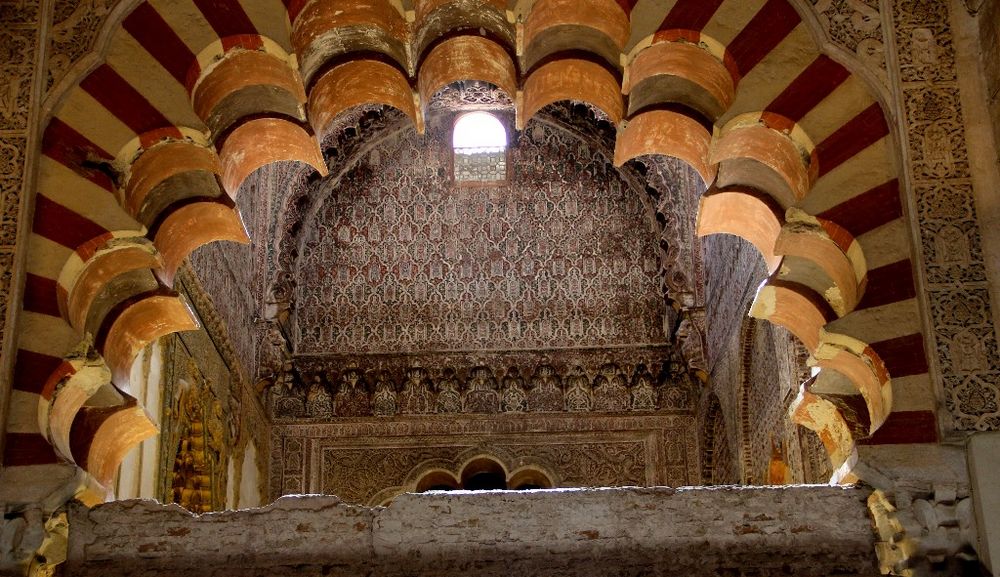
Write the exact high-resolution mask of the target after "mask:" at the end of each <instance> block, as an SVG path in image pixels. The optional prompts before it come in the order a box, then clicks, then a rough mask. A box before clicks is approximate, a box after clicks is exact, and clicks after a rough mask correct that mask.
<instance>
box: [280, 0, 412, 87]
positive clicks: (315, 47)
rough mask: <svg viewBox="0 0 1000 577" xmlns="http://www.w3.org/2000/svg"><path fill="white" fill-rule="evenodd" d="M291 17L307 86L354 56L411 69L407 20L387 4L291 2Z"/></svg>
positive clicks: (368, 0) (378, 0) (377, 0)
mask: <svg viewBox="0 0 1000 577" xmlns="http://www.w3.org/2000/svg"><path fill="white" fill-rule="evenodd" d="M288 15H289V17H290V20H291V21H292V23H293V25H292V36H291V43H292V46H293V47H294V50H295V52H296V53H297V54H298V55H299V61H300V62H301V63H302V79H303V81H304V82H305V84H306V85H307V86H310V85H311V84H312V82H313V81H314V80H315V77H316V76H318V75H320V74H321V73H322V71H323V68H324V67H325V66H326V63H327V62H329V61H331V60H340V59H342V58H343V57H344V56H345V55H349V54H350V53H352V52H357V53H361V54H366V53H370V54H377V55H380V56H381V57H383V58H386V59H388V60H389V61H391V62H392V63H394V64H395V65H397V66H400V67H402V68H403V69H404V70H405V69H408V64H409V62H408V59H407V51H406V45H407V42H408V38H407V36H408V34H407V27H406V20H405V19H404V16H403V15H402V14H400V13H399V11H398V10H396V8H395V7H393V6H392V4H391V3H390V2H389V1H388V0H351V1H348V2H336V3H334V2H324V1H322V0H307V1H305V2H292V3H291V4H290V6H289V10H288Z"/></svg>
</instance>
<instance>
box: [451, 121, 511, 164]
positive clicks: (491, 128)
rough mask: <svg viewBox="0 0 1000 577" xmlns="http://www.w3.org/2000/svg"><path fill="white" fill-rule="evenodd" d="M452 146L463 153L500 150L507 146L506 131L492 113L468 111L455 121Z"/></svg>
mask: <svg viewBox="0 0 1000 577" xmlns="http://www.w3.org/2000/svg"><path fill="white" fill-rule="evenodd" d="M452 146H453V147H454V149H455V152H461V153H464V154H472V153H479V152H500V151H502V150H504V149H505V148H507V131H506V130H504V127H503V124H501V123H500V121H499V120H497V118H496V117H495V116H493V115H492V114H489V113H487V112H470V113H469V114H465V115H463V116H462V117H461V118H459V119H458V122H456V123H455V132H454V134H453V136H452Z"/></svg>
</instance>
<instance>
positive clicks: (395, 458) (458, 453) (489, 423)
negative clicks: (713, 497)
mask: <svg viewBox="0 0 1000 577" xmlns="http://www.w3.org/2000/svg"><path fill="white" fill-rule="evenodd" d="M670 413H672V414H669V413H665V414H646V415H632V416H627V415H616V416H615V415H592V416H588V417H585V418H581V417H580V415H579V414H530V415H526V414H522V415H505V416H502V417H498V416H495V415H494V416H480V415H440V416H422V417H416V418H415V417H406V416H403V417H397V418H396V419H394V420H392V421H388V420H370V419H368V420H361V419H348V420H342V421H334V422H328V423H313V424H304V423H294V424H278V425H275V426H274V428H273V429H272V440H271V443H272V447H273V451H272V453H271V485H270V488H271V497H272V498H277V497H278V496H280V495H287V494H298V493H311V492H323V493H329V494H336V495H338V496H340V497H341V498H343V499H345V500H347V501H349V502H353V503H368V504H380V503H382V502H383V501H384V500H385V499H387V498H391V497H393V496H395V495H396V494H399V493H401V492H404V491H407V490H413V483H414V482H415V481H416V479H417V478H418V477H419V476H420V474H422V473H423V472H426V471H427V470H430V469H432V468H439V469H443V470H451V471H457V470H460V469H461V465H462V463H464V462H466V461H467V460H469V459H471V458H472V457H474V456H476V455H481V454H484V455H490V456H492V457H495V458H497V459H498V460H499V461H500V462H501V463H502V464H503V466H504V467H506V468H507V469H508V472H511V471H513V470H514V469H516V468H518V467H522V466H525V465H535V466H537V467H540V468H541V469H543V470H545V471H548V472H549V473H551V474H552V475H553V477H554V478H553V479H552V480H553V482H554V484H555V486H558V487H587V486H594V487H600V486H609V485H618V486H621V485H639V486H652V485H668V486H674V487H678V486H683V485H689V484H695V483H697V482H698V481H697V480H698V476H699V474H698V454H697V443H696V440H695V434H694V430H693V427H694V418H693V417H692V416H690V415H689V414H684V413H685V411H672V412H670Z"/></svg>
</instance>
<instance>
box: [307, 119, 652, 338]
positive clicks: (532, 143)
mask: <svg viewBox="0 0 1000 577" xmlns="http://www.w3.org/2000/svg"><path fill="white" fill-rule="evenodd" d="M442 124H443V123H442ZM449 141H450V134H448V132H447V131H445V130H441V129H435V128H433V127H431V128H429V130H428V134H427V135H425V136H423V137H421V136H419V135H417V134H416V133H414V132H407V133H404V134H403V135H401V136H399V137H398V138H396V139H395V141H394V142H393V141H390V142H387V143H386V145H385V146H382V147H380V148H379V149H378V150H377V151H375V152H373V153H371V154H369V155H368V156H367V157H366V159H365V160H364V161H362V162H361V163H359V165H358V166H356V167H355V168H354V169H353V170H351V171H349V172H348V173H347V174H346V175H344V176H343V177H342V178H340V179H338V180H339V181H338V182H335V183H332V184H331V186H333V187H335V189H334V190H335V191H334V192H330V194H329V196H328V197H327V198H326V201H325V204H323V205H322V206H320V208H319V210H318V212H317V213H316V217H315V222H312V223H308V224H307V225H306V226H305V227H304V228H305V230H308V231H309V235H310V236H309V237H307V238H306V239H305V243H304V247H303V252H302V256H301V258H300V260H299V270H298V279H297V280H298V285H297V291H298V295H297V298H296V303H297V305H296V306H297V310H296V314H297V335H296V339H297V343H296V352H297V354H310V353H323V352H332V351H337V352H339V353H387V352H395V353H400V352H403V353H405V352H417V351H441V350H469V349H476V350H484V349H487V350H516V349H533V348H560V347H571V346H572V347H578V346H590V347H606V346H621V345H634V344H662V343H665V342H666V338H665V336H664V334H663V328H662V325H663V315H664V303H663V296H662V294H663V293H662V289H661V288H660V279H659V275H658V271H657V269H658V267H657V264H658V263H657V260H656V258H657V250H658V247H657V246H656V242H655V240H656V239H655V236H654V235H653V233H652V230H653V223H650V222H649V220H647V218H646V212H645V210H644V208H643V204H642V201H641V198H642V195H643V194H645V193H644V192H643V191H641V190H632V189H630V188H629V187H627V186H626V185H625V184H624V183H623V181H622V180H621V179H620V178H619V177H618V175H617V171H616V170H615V169H614V168H613V167H612V165H611V163H610V160H609V159H608V158H607V157H605V156H604V155H603V154H600V153H595V152H594V151H592V150H591V149H590V148H589V147H588V146H586V145H585V144H584V143H582V142H581V141H579V140H578V139H576V138H575V137H573V136H571V135H570V134H568V133H566V132H564V131H557V130H553V129H550V128H546V127H543V126H541V125H539V124H533V125H532V126H531V127H529V130H526V131H525V133H524V135H523V136H522V138H521V139H520V142H519V143H518V144H517V145H516V146H514V147H512V148H511V149H510V150H509V155H510V159H511V167H510V173H511V181H510V182H509V183H500V184H496V185H485V184H484V185H482V186H476V187H467V186H455V184H454V183H453V182H452V180H451V178H450V175H449V165H450V163H451V156H452V154H453V149H452V147H451V146H450V143H449ZM567 175H570V176H567Z"/></svg>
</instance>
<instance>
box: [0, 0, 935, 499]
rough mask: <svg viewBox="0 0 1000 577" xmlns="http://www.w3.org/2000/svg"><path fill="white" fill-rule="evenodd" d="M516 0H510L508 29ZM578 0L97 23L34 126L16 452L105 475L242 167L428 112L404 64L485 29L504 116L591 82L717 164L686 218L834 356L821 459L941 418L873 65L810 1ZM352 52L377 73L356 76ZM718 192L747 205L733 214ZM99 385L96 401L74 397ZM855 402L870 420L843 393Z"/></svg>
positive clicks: (644, 151) (636, 141) (633, 138)
mask: <svg viewBox="0 0 1000 577" xmlns="http://www.w3.org/2000/svg"><path fill="white" fill-rule="evenodd" d="M512 4H515V5H514V9H515V10H523V14H524V16H525V18H524V20H523V22H524V28H523V29H522V40H523V42H522V46H521V47H520V49H519V48H518V42H517V26H516V25H515V24H514V23H513V18H512V16H513V12H510V13H508V12H507V10H508V8H511V5H512ZM569 4H571V5H572V6H579V5H580V3H576V2H574V3H569V2H561V1H557V0H552V1H548V0H540V1H538V2H535V3H534V7H535V9H536V10H537V11H538V12H536V13H533V12H532V11H531V10H529V9H528V8H527V7H526V5H525V6H520V7H518V5H517V4H516V3H510V2H507V0H420V1H418V2H416V5H415V8H416V10H415V12H414V13H412V14H404V13H402V12H401V11H400V10H399V9H398V8H397V6H396V5H395V4H394V3H392V2H390V1H389V0H346V1H344V2H337V3H335V4H334V3H331V2H327V1H325V0H289V1H288V2H287V3H285V4H282V3H278V2H274V1H270V2H269V1H265V0H218V1H212V2H209V1H206V0H195V1H194V2H193V3H189V4H187V5H186V9H185V10H183V11H182V10H180V9H179V8H178V7H177V6H176V4H175V3H171V2H168V1H166V0H146V1H142V2H137V3H136V5H135V7H134V9H133V10H132V11H131V12H128V13H127V14H126V15H124V17H122V18H121V20H120V21H116V22H110V23H109V24H108V26H109V34H108V35H107V37H108V42H107V45H106V49H104V51H103V53H102V54H101V55H100V56H101V58H100V62H99V63H98V64H97V65H96V66H95V67H94V68H93V69H92V70H91V71H89V72H88V73H87V74H86V76H85V77H83V78H82V79H81V80H80V81H79V82H78V83H76V84H74V85H72V86H70V87H69V88H68V90H67V91H66V92H65V93H61V94H57V95H54V96H53V97H52V100H51V102H53V103H57V104H56V105H55V106H54V109H53V110H54V112H53V113H52V116H51V118H49V119H48V124H47V128H46V130H45V132H44V134H43V135H42V139H41V156H40V160H39V166H38V173H39V175H40V176H39V180H38V187H37V194H36V195H35V197H34V205H35V212H34V220H33V222H32V227H31V233H30V237H29V239H28V242H27V243H26V244H27V249H26V250H27V251H28V255H27V258H26V259H25V262H26V263H27V264H26V271H25V285H24V291H23V294H24V297H23V302H22V305H23V314H22V317H21V329H22V330H21V333H20V334H19V335H18V339H19V340H18V352H17V360H16V367H15V373H14V378H13V389H14V391H13V393H12V401H11V415H12V416H11V418H10V419H9V424H8V435H9V440H8V443H7V444H6V452H5V454H4V464H5V466H6V467H7V468H8V469H10V468H17V467H19V466H28V465H57V464H59V463H64V462H67V461H68V460H70V459H71V460H73V461H75V462H76V464H77V465H80V466H81V467H83V468H84V470H87V471H90V474H91V476H92V479H93V480H95V482H97V483H98V484H100V483H104V482H106V481H107V479H108V478H109V474H110V472H113V470H114V468H115V467H116V466H117V464H116V463H117V460H119V459H120V456H121V455H122V454H124V451H125V450H127V447H128V446H131V445H132V444H134V443H135V442H137V441H138V440H139V439H140V438H142V437H143V435H146V434H148V433H149V427H148V425H146V424H145V423H144V422H143V417H142V414H141V408H140V407H138V406H136V405H134V404H133V403H134V401H133V400H130V399H129V397H128V396H127V393H128V383H127V375H128V370H129V367H130V366H131V362H132V359H133V357H134V355H135V352H136V351H137V350H139V348H141V347H142V346H143V345H144V344H145V343H148V342H150V341H151V340H153V339H155V338H158V337H159V336H161V335H162V334H166V333H168V332H173V331H178V330H187V329H191V328H194V326H195V324H194V320H193V318H192V317H191V313H190V311H189V310H188V309H187V307H186V305H185V303H184V302H183V301H182V300H181V299H180V297H178V296H177V295H176V293H174V292H173V291H172V290H171V289H170V284H171V282H172V276H173V271H174V270H176V267H177V266H179V264H180V263H181V262H182V261H183V260H184V259H185V258H186V257H187V255H188V254H189V253H190V252H191V251H192V250H194V249H195V248H196V247H197V246H201V245H202V244H204V243H206V242H213V241H215V240H219V239H224V240H230V241H234V240H235V241H245V240H246V237H245V232H243V231H242V224H241V223H240V221H239V216H238V215H237V214H236V212H235V210H234V206H235V203H234V202H233V200H234V198H235V196H236V194H237V192H238V191H239V189H240V186H241V184H242V183H243V182H244V180H245V179H247V178H248V177H249V176H250V175H251V174H252V173H253V172H254V171H255V170H257V169H258V168H260V167H263V166H267V165H269V164H272V163H275V162H287V161H292V162H304V163H306V164H308V165H310V166H311V167H312V168H313V169H314V170H315V171H316V172H317V173H319V174H325V171H326V165H325V161H324V158H323V156H322V154H321V151H320V148H319V142H318V139H317V134H318V135H319V136H320V137H324V138H325V137H327V136H328V134H327V131H328V130H330V128H329V127H330V126H331V123H332V121H333V120H334V119H336V118H337V117H338V116H339V115H341V114H342V113H343V112H345V111H346V110H348V109H349V108H351V107H355V106H360V105H365V104H388V105H391V106H395V107H398V108H400V109H401V110H403V111H404V112H405V113H406V114H407V115H409V116H410V118H411V119H414V123H415V125H416V126H417V128H420V126H421V122H420V113H419V110H418V104H417V103H416V102H414V98H413V93H414V90H413V88H414V87H418V90H419V91H420V92H421V93H424V92H428V93H429V92H430V91H432V90H436V89H437V88H438V87H440V86H442V84H441V83H447V82H451V81H453V80H455V79H460V78H468V77H470V75H471V72H470V70H472V71H476V70H480V71H481V70H482V67H477V66H473V65H467V66H465V67H464V68H463V66H459V65H454V66H452V65H447V64H436V63H435V59H437V58H438V54H444V53H446V52H447V51H448V50H450V49H451V48H452V47H453V46H459V45H462V44H464V45H466V46H469V45H473V44H477V43H478V44H480V45H482V46H486V44H483V43H484V42H492V43H494V44H493V45H495V46H497V47H499V50H501V51H502V52H504V54H505V55H506V56H507V57H508V58H509V61H510V66H508V63H507V61H504V62H503V66H501V67H499V68H497V69H496V70H495V71H494V72H493V73H492V74H493V76H492V77H491V78H485V79H486V80H489V81H491V82H495V83H496V84H498V85H500V86H501V87H502V88H504V90H506V91H509V93H511V95H512V96H513V95H514V94H515V93H516V92H517V90H518V89H520V91H521V94H520V96H519V97H518V98H517V100H518V101H519V102H520V109H519V112H520V114H519V117H518V126H519V128H523V126H524V124H525V123H526V122H527V121H528V120H530V119H531V118H532V117H533V116H534V115H535V114H537V113H538V112H539V111H540V110H541V109H542V108H543V107H544V106H546V105H548V104H550V103H553V102H556V101H559V100H574V101H584V102H588V103H590V104H592V105H594V106H596V107H597V108H599V109H601V110H602V111H603V112H604V114H605V115H606V116H607V118H608V119H610V120H611V122H613V123H615V124H618V123H620V122H621V121H623V120H627V121H628V124H627V125H624V126H621V127H620V128H621V131H620V137H621V139H622V140H621V142H619V143H618V146H617V147H616V148H617V149H618V150H616V163H618V164H621V163H625V162H628V161H629V160H630V159H633V158H637V157H639V156H642V155H668V156H675V157H678V158H682V159H684V160H686V161H687V162H689V163H690V164H691V165H692V166H694V167H695V168H696V169H697V170H698V171H699V173H700V174H702V176H703V178H705V180H706V184H709V185H715V188H714V191H715V192H713V194H711V195H708V196H706V197H705V198H704V199H703V201H702V208H701V214H700V216H699V231H700V233H701V234H715V233H730V234H737V235H740V236H743V237H744V238H747V239H750V240H751V241H752V242H754V243H755V245H756V246H758V248H759V249H760V250H761V252H762V253H763V254H764V255H765V259H766V260H767V263H768V267H769V269H770V270H772V271H773V272H774V273H775V274H774V275H772V277H771V278H770V279H768V281H767V283H766V284H765V285H764V286H763V288H762V289H761V292H760V293H759V295H758V300H759V306H756V305H755V308H756V310H758V311H759V314H760V315H761V316H763V317H766V318H771V319H772V320H779V319H782V320H781V321H780V322H783V323H785V324H786V326H789V327H790V328H791V327H793V326H794V331H795V332H796V334H799V336H800V338H801V339H802V340H803V342H805V343H806V344H807V346H809V348H810V352H811V353H812V354H813V357H814V360H815V362H816V364H817V365H818V366H820V367H821V368H823V372H826V371H829V373H830V374H838V375H842V376H844V377H845V378H846V379H847V381H848V382H849V383H851V387H853V388H852V389H851V390H845V389H844V388H843V387H841V384H842V383H841V382H840V381H837V380H836V379H834V378H830V379H828V380H823V379H819V380H818V381H817V382H815V383H806V385H805V386H804V388H803V391H802V394H801V395H800V398H799V402H798V403H797V404H796V405H795V406H794V407H793V409H792V411H791V415H792V418H793V419H795V420H796V422H799V423H801V424H803V425H805V426H808V427H810V428H813V429H814V430H817V432H819V433H820V436H821V438H823V440H824V443H825V445H826V446H827V448H828V450H829V451H830V454H831V459H832V461H833V463H834V465H835V466H840V465H841V464H843V463H846V462H849V459H850V456H851V454H852V451H853V446H854V444H855V443H856V442H859V441H862V440H863V442H868V443H880V442H899V439H905V440H908V441H910V442H913V441H934V440H936V433H935V432H934V431H918V432H915V433H914V432H909V431H906V430H904V429H903V427H902V425H900V424H899V423H903V422H907V418H909V420H910V421H912V418H910V417H913V416H914V415H919V416H924V417H928V416H929V420H931V421H933V410H934V407H933V405H932V404H931V403H932V401H930V400H929V399H932V398H933V395H931V394H929V391H930V390H931V384H930V379H929V376H928V374H927V373H928V368H927V362H926V359H925V357H924V352H923V334H922V327H921V325H920V320H919V319H920V314H919V309H918V305H917V301H916V291H915V287H914V286H913V274H912V265H911V263H910V260H909V259H910V245H909V242H910V241H909V238H908V235H907V233H906V226H907V224H906V221H905V218H904V215H903V210H902V204H901V201H900V183H899V181H898V180H897V175H896V173H895V168H894V166H896V163H895V161H894V157H895V154H896V152H895V148H896V146H897V144H896V143H894V142H893V140H892V137H891V135H890V130H889V123H888V122H887V119H886V117H885V115H884V113H883V110H882V107H881V105H880V103H879V101H878V100H877V98H876V97H874V96H873V93H872V91H871V89H870V87H869V85H868V84H867V83H866V82H865V81H864V80H863V79H862V78H861V77H860V76H859V75H858V74H855V73H852V72H851V71H850V69H849V68H848V67H847V66H845V65H844V63H842V62H840V61H838V60H837V59H836V58H835V57H832V56H830V55H828V54H824V53H822V52H821V50H820V49H819V48H818V47H817V46H816V42H815V41H814V36H813V31H812V30H811V29H810V24H809V23H808V22H806V21H804V20H803V19H802V18H801V17H800V14H799V11H798V10H808V9H811V8H809V7H808V6H806V5H805V3H804V2H800V1H799V0H756V1H745V0H708V1H706V0H668V1H666V2H662V3H653V4H656V5H657V7H656V8H655V9H651V10H653V13H654V17H653V18H652V19H650V18H648V17H647V18H643V19H639V18H634V17H632V16H633V14H632V9H633V8H634V7H635V2H632V1H629V0H620V1H618V2H616V3H612V2H605V1H601V0H587V1H586V2H585V3H584V6H585V7H587V9H586V10H582V11H580V13H579V14H572V13H568V12H567V10H569V9H567V8H563V7H565V6H567V5H569ZM590 8H593V11H590ZM619 9H620V10H621V11H622V14H624V15H625V16H627V17H630V18H631V21H630V22H628V27H627V28H623V27H622V25H623V22H624V21H623V20H622V18H621V16H620V15H619V14H618V12H617V10H619ZM645 9H650V8H649V7H648V6H647V7H646V8H645ZM125 12H127V11H126V10H122V11H121V13H123V14H124V13H125ZM596 14H607V15H608V17H607V18H606V19H605V18H603V17H601V18H598V17H597V16H595V15H596ZM286 16H287V19H286ZM647 16H648V14H647ZM289 22H290V23H291V30H290V31H289V30H288V23H289ZM480 29H482V31H483V32H484V34H483V36H485V38H483V37H480ZM563 34H569V35H570V36H571V37H572V38H574V39H578V40H579V42H574V43H567V42H565V41H564V39H563ZM463 35H464V36H463ZM623 38H629V39H631V40H628V41H624V42H623V41H622V39H623ZM634 39H645V40H634ZM630 43H631V45H630ZM568 47H571V48H572V49H573V50H574V51H573V52H567V51H566V50H565V48H568ZM612 48H614V49H617V50H619V53H618V54H617V57H618V60H617V63H618V65H617V66H616V64H615V61H614V60H615V56H616V55H615V54H614V53H613V50H612ZM625 53H628V54H629V56H625ZM440 58H441V60H442V62H443V61H445V60H448V59H446V58H444V57H443V56H442V57H440ZM686 62H687V63H690V62H697V63H699V65H698V66H692V65H686V64H685V63H686ZM623 63H624V64H625V65H626V66H625V67H624V69H623V68H622V66H621V65H622V64H623ZM525 64H529V66H530V69H526V68H525ZM501 69H502V70H501ZM491 70H492V69H491ZM418 71H419V72H418ZM512 71H514V74H513V75H512ZM425 72H426V73H428V74H432V75H433V77H431V76H428V77H424V76H423V75H424V73H425ZM354 75H358V76H360V75H366V76H370V78H371V80H372V82H371V84H370V85H369V86H360V85H357V84H355V85H352V84H350V78H351V77H352V76H354ZM477 76H485V74H477ZM262 94H267V95H268V96H267V97H266V98H259V96H260V95H262ZM623 95H624V96H625V97H627V100H626V98H623ZM423 100H426V96H425V97H424V98H423ZM679 127H680V128H679ZM668 128H669V130H668ZM747 149H749V151H748V150H747ZM619 151H620V155H619ZM748 167H749V168H748ZM717 174H718V176H717V177H716V175H717ZM758 193H759V194H758ZM760 195H763V196H764V197H769V198H771V199H777V202H776V203H775V202H773V201H772V202H770V203H769V202H763V201H762V200H761V198H762V196H760ZM732 206H742V207H744V208H745V211H746V212H747V214H740V215H739V216H738V217H737V218H731V219H730V220H729V221H726V220H725V219H724V218H723V217H724V213H725V212H726V211H727V210H730V208H727V207H732ZM182 231H186V232H187V233H188V234H189V235H190V236H189V237H186V238H185V237H184V235H182V234H181V232H182ZM810 307H811V308H810ZM797 312H799V313H801V314H797ZM86 333H90V334H91V335H92V337H93V347H94V351H95V354H96V355H99V357H100V359H101V360H100V361H96V360H94V359H96V358H97V357H94V359H91V358H90V357H87V358H88V360H87V361H86V363H98V364H100V363H103V366H105V367H106V368H107V375H104V373H102V372H101V371H100V370H96V371H91V370H89V368H88V367H91V366H92V365H91V364H86V363H84V365H80V366H77V367H75V366H74V364H73V363H74V362H83V361H82V360H81V359H82V358H83V357H81V355H80V353H74V351H79V350H80V347H81V343H82V342H86V338H85V335H86ZM74 355H75V356H74ZM74 367H75V368H74ZM84 373H86V374H88V375H91V376H88V377H86V379H87V382H86V383H84V382H83V381H80V379H81V378H83V377H82V376H77V377H76V379H77V381H73V375H77V374H80V375H83V374H84ZM95 374H99V375H98V376H93V375H95ZM821 374H822V372H821ZM100 375H104V376H100ZM105 378H107V380H108V382H107V383H105V382H103V381H104V380H105ZM95 379H96V380H95ZM97 381H101V384H100V385H97V384H96V382H97ZM62 382H66V383H70V382H73V383H74V384H73V385H72V386H70V387H69V388H68V389H66V387H63V388H59V387H57V384H58V383H62ZM112 383H113V385H112ZM810 387H815V390H812V389H810ZM57 389H58V390H60V393H59V395H55V394H54V393H55V391H56V390H57ZM64 389H65V392H66V394H67V396H66V397H64V398H62V400H59V396H60V395H62V394H63V392H62V391H63V390H64ZM113 389H114V390H118V393H117V394H118V395H119V398H118V399H116V404H112V405H110V408H109V407H98V406H96V405H95V406H88V405H87V403H86V401H84V402H83V404H81V403H80V398H83V397H87V398H90V397H88V395H90V394H91V392H93V395H104V394H105V393H109V394H110V393H111V392H112V390H113ZM73 390H77V392H76V393H73V394H72V395H71V394H70V391H73ZM74 395H75V396H74ZM111 396H113V395H111ZM854 406H858V407H863V409H864V410H863V411H861V412H863V413H864V420H865V421H866V422H865V423H856V422H852V421H851V420H850V419H849V418H847V417H845V414H846V412H847V407H854ZM40 407H44V409H40ZM40 411H41V412H43V413H45V414H44V416H43V418H40ZM897 415H901V417H899V418H898V419H894V417H895V416H897ZM53 419H54V421H53ZM927 420H928V419H924V421H923V422H927ZM859 425H864V426H859ZM67 431H68V433H67ZM886 431H888V433H886ZM67 434H68V437H67ZM866 437H867V438H866ZM67 447H68V449H67ZM67 453H68V454H67Z"/></svg>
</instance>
